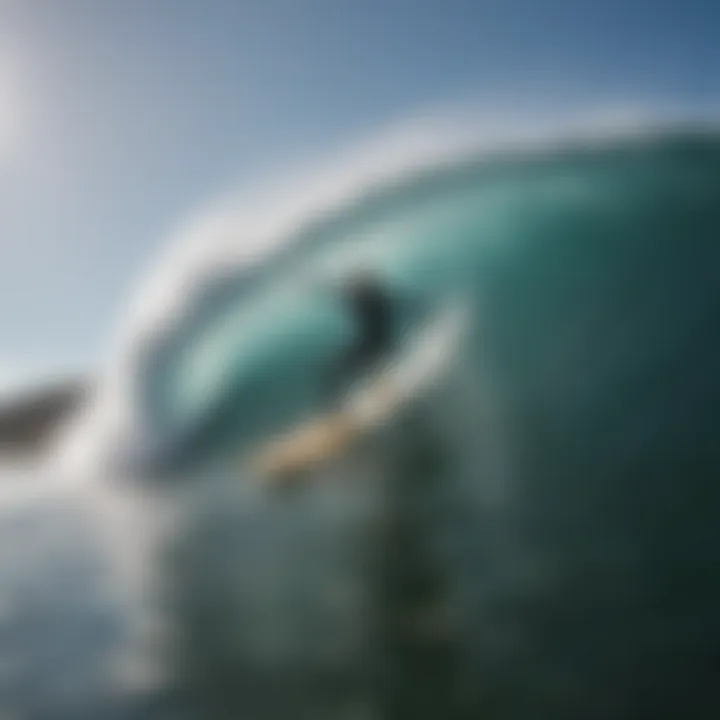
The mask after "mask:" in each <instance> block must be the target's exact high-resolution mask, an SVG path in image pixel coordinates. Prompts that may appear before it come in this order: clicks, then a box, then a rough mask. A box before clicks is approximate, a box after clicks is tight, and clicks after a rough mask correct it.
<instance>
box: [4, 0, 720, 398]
mask: <svg viewBox="0 0 720 720" xmlns="http://www.w3.org/2000/svg"><path fill="white" fill-rule="evenodd" d="M718 27H720V5H718V3H716V2H712V1H711V0H708V1H707V2H699V1H694V0H685V1H684V2H678V1H677V0H673V1H666V0H649V1H646V2H641V1H640V0H637V1H633V0H605V1H604V2H601V1H600V0H591V1H589V0H575V1H574V2H571V1H569V0H548V1H547V2H543V1H542V0H504V1H503V0H466V1H461V0H251V1H243V0H192V1H190V0H118V1H115V0H34V1H32V2H25V1H23V0H0V185H1V186H2V187H3V191H2V193H0V288H1V289H2V295H1V297H2V301H1V302H0V374H2V373H3V370H4V369H5V371H6V372H7V373H9V374H10V375H12V374H13V373H14V372H18V371H22V370H24V369H25V370H27V369H29V368H43V367H45V368H49V367H52V366H53V364H56V365H62V364H63V363H67V362H70V363H76V362H79V363H85V362H87V363H88V364H91V363H92V362H93V361H94V359H95V358H96V357H97V353H98V350H99V349H100V348H101V347H102V346H103V343H104V342H105V340H106V339H107V337H108V334H109V331H110V329H111V328H112V325H113V324H114V322H115V319H116V318H117V316H118V314H119V312H120V310H121V308H122V305H123V302H124V301H125V299H126V298H127V297H128V294H129V292H130V290H131V288H132V285H133V282H134V279H135V278H136V277H137V275H138V274H139V273H140V272H141V271H142V270H143V269H144V268H145V267H146V265H147V263H148V262H149V260H150V259H151V258H152V257H153V255H154V253H155V251H156V249H157V248H158V245H159V244H160V243H162V242H163V241H164V240H165V239H166V238H167V237H168V235H169V233H170V232H171V230H172V229H173V227H174V226H175V225H176V224H177V223H178V221H179V220H180V219H181V218H183V217H186V216H187V215H188V214H189V213H192V211H193V208H195V207H198V206H200V205H202V204H204V203H205V202H207V201H208V200H209V199H211V198H213V197H214V196H216V195H218V194H219V193H223V192H225V191H227V190H228V188H230V187H232V186H234V185H235V184H237V183H247V182H248V181H249V180H250V179H251V178H252V177H253V175H254V174H255V173H258V172H260V171H262V170H264V169H266V168H268V167H275V166H276V167H280V166H282V164H283V162H284V161H285V160H286V159H287V158H292V157H294V156H302V157H304V158H308V157H312V155H313V153H318V155H321V154H322V155H326V154H327V152H329V151H331V150H332V149H333V148H336V147H338V146H340V145H342V144H343V143H344V142H350V141H352V140H353V139H354V138H358V137H362V136H363V135H365V134H367V133H368V132H370V131H373V130H376V129H378V128H381V127H382V126H383V125H386V124H388V123H392V122H396V121H398V120H400V119H402V118H403V117H409V116H412V115H413V114H415V113H421V112H423V110H424V109H425V108H432V107H434V106H438V105H451V104H453V103H455V102H458V103H464V102H472V103H474V104H475V105H476V106H479V107H481V108H482V107H488V108H497V107H498V106H501V105H507V106H516V107H517V106H521V107H523V108H525V109H527V108H532V107H538V108H543V107H550V106H563V107H567V108H572V107H573V106H574V105H580V104H585V105H587V104H589V103H595V104H602V103H604V102H607V103H609V104H612V103H615V102H617V103H631V102H634V101H639V102H650V103H655V104H656V105H658V106H660V107H667V108H669V109H672V108H683V109H688V108H689V109H692V110H701V111H705V110H709V109H713V108H715V107H716V105H717V101H718V99H720V43H719V42H718V41H717V40H718ZM1 384H2V380H0V385H1Z"/></svg>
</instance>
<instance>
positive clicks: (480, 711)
mask: <svg viewBox="0 0 720 720" xmlns="http://www.w3.org/2000/svg"><path fill="white" fill-rule="evenodd" d="M718 228H720V139H718V137H717V136H716V135H714V134H712V133H683V134H677V133H676V134H662V133H660V134H654V135H652V136H648V137H642V136H641V137H638V136H635V137H632V138H629V139H625V140H623V139H615V140H607V141H603V142H598V143H594V144H592V145H589V144H580V143H578V144H574V145H571V144H568V145H566V146H564V147H560V148H555V149H552V150H543V151H540V150H537V151H533V152H525V153H522V154H518V153H506V154H502V155H500V154H498V155H496V156H488V155H484V156H483V157H481V158H475V159H473V158H472V157H470V158H468V157H465V158H464V159H463V160H462V161H456V162H446V163H443V164H441V165H439V166H438V167H436V168H434V169H432V168H430V169H425V170H423V171H421V172H417V173H415V174H410V175H407V176H406V177H404V178H403V179H401V180H400V181H396V182H393V183H389V184H378V185H371V186H369V187H364V188H361V189H360V190H359V191H358V193H357V195H356V196H355V197H354V199H352V201H350V202H344V203H343V204H341V205H339V206H337V207H336V208H334V209H333V208H331V209H329V210H327V211H326V212H323V213H321V214H320V215H318V216H316V217H315V218H314V219H313V220H312V221H308V222H302V223H299V224H298V225H296V226H294V227H291V228H290V230H289V231H288V232H286V236H285V237H284V239H283V242H282V243H280V244H278V245H277V246H276V247H275V250H274V251H273V252H272V253H271V254H270V255H268V256H267V257H265V258H264V259H263V260H262V261H261V262H257V263H255V264H254V265H252V266H251V267H243V268H242V269H241V270H240V271H239V272H238V273H237V277H236V275H235V273H234V272H230V271H227V269H226V271H225V272H224V273H223V275H222V277H218V278H217V279H216V280H207V279H206V280H204V281H203V282H201V283H198V284H197V286H196V287H195V288H194V290H193V292H192V293H190V295H189V297H188V298H186V301H185V303H184V305H183V308H182V310H181V311H178V312H176V313H175V315H174V316H173V318H172V321H170V322H165V323H164V324H163V325H162V326H161V327H160V328H159V329H158V330H157V332H156V333H154V334H153V333H150V335H146V336H145V337H143V339H142V341H141V342H140V341H138V344H137V347H135V348H134V349H133V353H132V362H131V363H130V364H129V365H128V366H126V370H127V367H130V368H131V371H130V372H129V376H130V380H131V382H129V383H127V384H126V385H124V386H123V388H124V392H126V393H127V395H128V398H126V399H128V400H129V404H130V405H132V409H133V411H134V420H133V422H134V423H136V424H137V425H138V426H141V427H142V443H144V444H145V445H146V446H147V447H150V448H151V449H152V448H154V449H157V448H162V452H161V453H160V456H161V458H162V460H163V463H164V464H165V465H166V466H167V467H166V470H167V472H166V474H167V476H168V477H166V482H165V483H164V484H161V485H160V488H159V490H158V492H160V493H161V494H163V493H172V496H173V500H172V502H173V503H178V504H179V505H181V506H182V508H183V510H184V513H183V522H182V525H181V526H180V525H178V532H176V533H174V534H173V536H172V538H171V539H168V540H167V542H166V545H165V547H164V549H165V550H166V551H167V552H166V553H165V554H164V555H163V557H162V558H158V559H157V561H155V567H154V573H155V575H156V576H158V577H159V578H161V579H162V583H163V586H164V587H165V589H166V596H165V597H166V601H165V604H164V605H163V610H162V612H163V614H164V615H165V620H166V621H167V622H168V623H169V624H170V625H171V626H172V629H173V632H172V638H173V646H172V652H171V659H170V660H168V663H169V664H170V666H171V673H170V677H171V680H170V681H168V684H167V686H165V688H164V689H163V691H162V693H160V694H159V695H158V699H157V700H156V704H155V705H153V704H152V703H149V704H148V705H147V706H146V707H151V708H152V707H158V708H160V707H164V706H163V705H162V703H163V702H164V700H163V698H168V697H169V698H171V699H170V700H167V702H168V703H170V704H171V706H172V707H176V706H178V705H180V706H182V708H183V711H186V712H187V713H188V715H189V716H190V717H194V716H195V715H197V716H198V717H214V716H217V717H239V716H242V717H251V718H287V717H291V716H292V717H296V718H297V717H300V718H305V717H307V718H321V717H327V718H333V720H341V719H344V718H348V719H350V718H358V717H387V718H406V717H413V718H419V719H421V718H436V717H439V716H441V715H442V716H445V717H456V718H471V717H472V718H475V717H492V718H507V719H515V718H518V719H524V718H531V717H532V718H536V717H538V716H541V717H546V716H547V717H553V718H578V717H583V718H614V717H619V716H622V717H632V718H645V717H647V718H651V717H652V718H657V717H685V716H687V717H690V716H692V717H701V716H708V717H714V716H715V715H716V714H717V713H718V711H719V710H720V707H719V706H718V699H717V693H716V692H715V674H716V673H715V669H716V668H715V666H716V662H715V661H716V657H715V655H716V652H717V651H716V648H717V646H718V643H719V642H720V624H719V623H718V620H717V611H716V608H717V607H718V604H719V603H720V583H719V582H718V580H717V578H718V572H717V568H718V567H720V538H718V536H717V521H716V517H715V516H716V508H717V507H718V506H719V505H718V503H720V488H719V486H718V484H717V482H716V478H717V477H718V472H719V471H720V456H719V455H718V452H717V439H716V428H717V417H716V415H717V413H716V409H715V408H716V406H717V400H718V396H719V395H720V380H718V374H717V372H716V368H717V367H718V366H719V364H720V331H719V330H718V328H720V285H718V282H717V277H718V272H719V271H720V245H719V244H718V242H717V234H718ZM358 263H360V264H363V265H368V264H370V265H372V266H373V267H374V268H375V269H376V271H377V272H378V274H379V275H380V276H381V277H383V278H384V279H385V282H386V283H387V285H388V287H389V288H390V289H391V291H392V293H393V294H394V296H395V297H396V298H397V299H398V300H397V307H398V315H399V317H400V323H399V326H400V327H402V328H405V327H407V326H409V325H412V323H413V320H414V317H415V314H416V313H417V312H420V311H421V310H422V311H424V310H426V309H428V308H433V307H437V306H441V305H442V304H443V303H444V302H446V300H447V299H449V298H453V297H457V296H462V297H463V298H464V299H465V300H466V301H467V302H469V304H470V306H471V308H472V317H473V319H474V322H473V327H472V329H471V332H469V333H468V336H467V337H466V338H465V343H464V345H463V351H462V353H461V357H459V358H457V362H456V364H455V366H454V371H453V373H452V374H451V375H449V376H448V377H446V378H445V379H444V380H443V382H442V383H441V384H440V385H439V386H437V387H436V388H434V389H433V391H432V392H431V393H429V394H428V395H427V396H424V397H422V398H419V399H418V400H417V401H416V402H415V403H413V405H412V406H411V407H410V408H409V409H408V410H407V412H405V413H402V414H401V415H398V416H397V417H396V418H394V419H393V421H392V422H391V423H390V424H389V425H388V426H387V427H385V428H384V429H383V432H382V433H379V434H378V437H372V438H369V440H368V442H367V443H364V444H363V445H362V446H360V447H358V448H355V449H354V450H353V451H352V452H351V453H349V454H348V456H347V457H345V458H343V459H342V460H341V461H340V462H339V463H337V464H335V465H334V466H333V467H332V468H330V469H329V470H326V471H323V472H322V473H318V477H315V478H312V479H311V480H312V481H311V482H308V483H307V485H306V486H304V487H303V489H301V490H300V491H297V492H295V493H291V494H289V495H287V496H283V497H276V496H271V495H269V494H267V493H265V492H263V490H262V488H259V487H258V486H257V485H255V484H254V483H253V482H252V480H253V479H252V478H251V477H250V476H249V475H248V474H246V473H244V472H243V471H242V469H241V465H240V464H239V458H241V457H242V455H243V453H244V452H245V451H246V450H247V449H248V448H252V447H253V446H254V444H255V443H256V442H257V441H258V440H261V439H262V438H264V437H266V436H267V435H268V434H269V433H273V432H276V431H278V430H280V429H283V428H285V427H288V426H291V425H292V424H293V423H295V422H297V421H298V419H299V418H302V417H303V416H305V415H306V414H307V413H308V412H312V410H313V409H314V408H316V407H317V404H318V400H317V398H318V396H319V391H320V388H321V387H322V382H323V378H324V375H325V373H326V372H327V368H328V363H330V362H332V359H333V358H334V357H335V356H336V355H337V353H339V352H342V350H343V349H344V348H345V347H347V345H348V343H349V342H351V341H352V332H353V331H352V325H351V323H350V322H349V320H348V318H346V317H345V316H344V315H343V311H342V308H341V307H338V304H337V302H336V301H335V299H334V297H333V295H332V292H327V291H326V290H325V289H324V287H325V285H324V284H325V283H327V281H328V279H329V280H330V281H331V282H332V280H333V278H336V277H338V276H339V275H342V272H343V270H344V269H345V268H349V267H350V268H351V267H354V266H356V265H357V264H358ZM186 289H187V288H186ZM419 309H421V310H419ZM148 338H149V339H148ZM113 442H115V440H113ZM132 442H138V441H137V439H135V440H133V441H132ZM114 449H115V448H114ZM158 712H160V710H158ZM158 716H159V715H158Z"/></svg>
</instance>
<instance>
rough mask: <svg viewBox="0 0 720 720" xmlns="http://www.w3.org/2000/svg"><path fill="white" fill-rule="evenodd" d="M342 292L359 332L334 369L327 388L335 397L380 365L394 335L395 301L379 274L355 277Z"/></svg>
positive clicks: (345, 304) (344, 302) (365, 274)
mask: <svg viewBox="0 0 720 720" xmlns="http://www.w3.org/2000/svg"><path fill="white" fill-rule="evenodd" d="M340 296H341V298H342V301H343V304H344V306H345V307H346V308H347V309H348V310H349V312H350V315H351V316H352V322H353V324H354V326H355V330H356V333H357V335H356V340H355V342H354V343H353V344H352V346H351V347H350V348H349V349H348V350H347V351H346V352H345V353H344V354H343V355H342V356H341V358H340V360H339V361H338V362H337V363H336V364H335V366H334V367H333V368H332V369H331V372H330V375H329V383H328V387H327V391H328V394H329V395H330V397H331V398H335V399H336V398H338V397H339V396H341V395H342V394H343V393H342V391H343V389H344V388H345V386H347V385H348V384H350V383H351V382H353V381H354V380H356V379H357V378H358V377H360V376H362V375H363V374H365V373H367V372H369V371H370V370H371V369H372V368H374V367H376V366H377V364H378V363H379V362H380V360H381V359H382V358H383V357H385V355H386V354H387V353H388V351H389V350H390V347H391V344H392V335H393V314H394V313H393V308H392V301H391V298H390V296H389V293H388V292H387V291H386V290H385V288H384V287H383V286H382V284H381V283H380V282H379V281H378V279H377V278H376V277H374V276H373V275H371V274H369V273H363V274H359V275H356V276H354V277H352V278H351V279H350V281H349V282H347V283H346V285H345V286H344V287H343V288H342V289H341V291H340Z"/></svg>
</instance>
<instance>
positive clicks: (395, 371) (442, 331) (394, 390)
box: [250, 306, 465, 482]
mask: <svg viewBox="0 0 720 720" xmlns="http://www.w3.org/2000/svg"><path fill="white" fill-rule="evenodd" d="M464 327H465V313H464V311H463V309H462V308H461V307H459V306H453V307H450V308H446V309H444V310H442V311H440V312H439V313H437V315H435V316H434V317H432V318H431V319H430V320H429V321H428V322H427V323H425V324H424V325H423V326H422V327H421V328H420V330H419V331H418V332H416V333H415V334H414V336H412V337H411V339H410V340H409V341H408V342H407V344H406V346H405V348H404V349H402V350H401V351H400V353H399V355H397V356H396V357H395V358H394V359H392V360H391V361H390V362H388V363H387V364H386V365H385V367H383V368H381V369H380V370H379V371H378V372H377V373H374V374H373V375H372V376H371V377H369V378H368V379H367V380H365V381H363V382H361V383H360V384H359V385H358V386H356V387H355V388H354V389H351V390H350V392H349V394H348V397H347V399H346V401H345V402H344V403H343V405H342V406H341V407H340V408H339V409H338V410H335V411H333V412H330V413H327V414H324V415H320V416H318V417H315V418H312V419H310V420H308V421H307V422H305V423H302V424H301V425H300V426H298V427H296V428H294V429H293V430H291V431H289V432H288V433H285V434H283V435H281V436H280V437H277V438H274V439H272V440H270V441H269V442H268V443H266V444H265V445H263V446H262V447H261V448H260V449H259V450H258V451H257V452H256V453H255V454H254V455H253V457H252V458H251V463H250V464H251V469H252V470H253V471H254V472H255V473H257V474H259V476H260V477H261V478H263V479H265V480H266V481H268V482H283V481H286V480H292V478H293V477H296V476H297V475H298V474H304V473H305V472H307V471H311V470H313V469H316V468H318V467H320V466H322V465H323V464H325V463H327V462H329V461H331V460H333V459H335V458H337V457H339V456H341V455H342V454H343V453H345V452H346V451H347V450H348V449H349V448H350V447H351V445H352V444H353V443H354V442H355V441H356V440H357V439H359V438H360V437H362V436H363V435H364V434H366V433H368V432H371V431H372V430H373V429H375V428H376V427H377V426H378V425H381V424H383V423H384V422H386V421H387V420H388V419H390V418H391V417H393V416H394V415H395V414H396V413H397V412H398V411H399V410H400V409H401V408H402V407H403V406H404V405H405V404H406V403H407V402H409V401H411V400H412V399H413V398H415V397H417V396H418V395H420V394H422V392H423V391H425V390H426V389H427V388H429V387H430V386H432V385H433V383H434V382H436V381H437V380H438V379H439V378H440V377H442V375H443V373H444V372H445V371H446V370H447V368H448V367H449V365H450V361H451V360H452V358H453V357H454V356H455V354H456V352H457V349H458V346H459V343H460V340H461V338H462V335H463V329H464Z"/></svg>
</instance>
